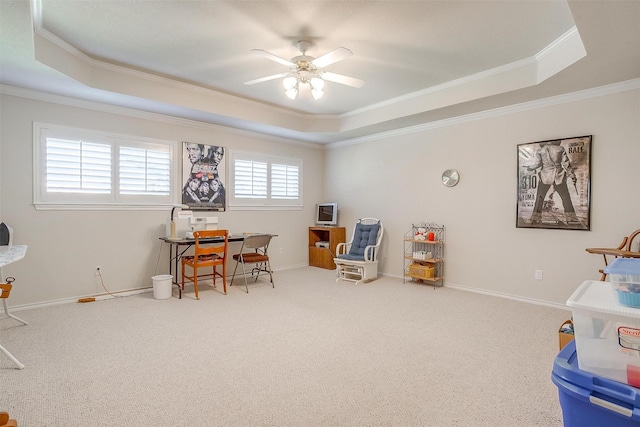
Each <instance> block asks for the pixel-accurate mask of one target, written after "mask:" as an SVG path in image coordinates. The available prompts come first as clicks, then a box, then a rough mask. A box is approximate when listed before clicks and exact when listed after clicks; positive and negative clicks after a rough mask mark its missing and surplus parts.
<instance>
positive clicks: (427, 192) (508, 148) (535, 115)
mask: <svg viewBox="0 0 640 427" xmlns="http://www.w3.org/2000/svg"><path fill="white" fill-rule="evenodd" d="M637 87H638V86H637V85H635V88H637ZM605 92H606V91H605ZM589 93H591V92H589ZM593 93H596V92H595V91H593ZM598 93H599V92H598ZM578 98H580V97H578ZM567 99H576V97H573V98H567ZM549 104H550V103H549ZM535 105H539V106H538V107H537V108H533V109H519V110H517V111H516V109H514V110H513V111H514V112H511V113H507V114H501V115H491V114H486V115H485V117H484V118H477V119H476V120H469V121H458V122H457V124H450V125H448V126H442V127H435V126H432V127H430V128H429V129H425V130H421V131H416V132H414V133H405V134H402V135H401V134H397V135H396V136H386V137H378V138H375V139H372V140H370V141H368V142H364V143H360V144H353V145H346V144H342V145H341V144H335V145H334V147H332V148H331V149H330V150H329V151H328V152H327V154H326V160H325V161H326V164H327V170H326V177H327V178H326V179H327V181H326V183H327V184H326V188H327V196H328V197H327V199H328V200H331V201H336V202H338V203H339V204H340V222H341V225H344V226H346V227H347V234H348V235H349V234H350V233H351V230H352V228H353V223H354V222H355V221H356V219H357V218H359V217H362V216H374V217H378V218H381V219H382V221H383V223H384V225H385V239H384V241H383V242H384V243H383V245H384V246H383V249H382V259H381V266H380V267H381V270H382V271H383V272H384V273H386V274H389V275H395V276H399V277H401V276H402V272H403V249H404V248H403V235H404V233H406V232H407V231H408V230H409V229H410V228H411V224H412V223H417V222H420V221H428V222H436V223H439V224H444V225H445V226H446V248H445V259H446V261H445V283H446V284H447V285H451V286H460V287H467V288H473V289H474V290H478V291H481V292H490V293H496V294H503V295H511V296H516V297H520V298H524V299H531V300H539V301H544V302H549V303H558V304H564V303H565V302H566V300H567V298H568V297H569V296H570V295H571V293H572V292H573V291H574V290H575V289H576V287H577V286H578V285H580V284H581V283H582V281H584V280H598V279H599V277H600V275H599V274H598V273H597V270H598V269H599V268H602V266H603V260H602V257H601V256H600V255H591V254H588V253H587V252H585V248H587V247H614V246H617V245H618V244H619V243H620V241H621V240H622V237H624V236H626V235H628V234H629V233H631V232H632V231H633V230H635V229H638V228H640V217H639V216H638V213H639V212H640V191H639V186H638V184H639V183H640V167H639V164H640V163H639V161H640V90H638V89H634V90H627V91H625V92H623V93H613V94H607V95H604V96H598V97H593V98H587V99H581V100H578V101H572V102H562V103H554V105H546V104H544V103H539V104H535ZM545 105H546V106H545ZM582 135H593V152H592V170H591V174H592V175H591V177H592V181H591V184H592V187H591V188H592V197H591V231H569V230H541V229H521V228H516V227H515V217H516V162H517V155H516V145H517V144H520V143H527V142H535V141H542V140H549V139H558V138H565V137H572V136H582ZM449 168H455V169H458V170H459V172H460V174H461V180H460V183H459V184H458V185H457V186H456V187H453V188H447V187H445V186H443V185H442V184H441V181H440V175H441V174H442V172H443V171H444V170H445V169H449ZM536 269H541V270H543V272H544V276H543V277H544V279H543V280H542V281H537V280H534V270H536Z"/></svg>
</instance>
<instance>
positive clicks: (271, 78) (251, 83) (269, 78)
mask: <svg viewBox="0 0 640 427" xmlns="http://www.w3.org/2000/svg"><path fill="white" fill-rule="evenodd" d="M287 74H289V73H280V74H274V75H272V76H267V77H261V78H259V79H255V80H249V81H248V82H244V84H245V85H247V86H249V85H254V84H256V83H262V82H266V81H269V80H273V79H277V78H279V77H285V76H286V75H287Z"/></svg>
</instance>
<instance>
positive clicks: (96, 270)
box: [93, 265, 102, 276]
mask: <svg viewBox="0 0 640 427" xmlns="http://www.w3.org/2000/svg"><path fill="white" fill-rule="evenodd" d="M93 272H94V274H95V275H96V276H99V275H100V274H102V267H100V266H99V265H96V268H94V270H93Z"/></svg>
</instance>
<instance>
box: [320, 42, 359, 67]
mask: <svg viewBox="0 0 640 427" xmlns="http://www.w3.org/2000/svg"><path fill="white" fill-rule="evenodd" d="M351 55H353V53H352V52H351V51H350V50H349V49H347V48H346V47H339V48H337V49H334V50H332V51H331V52H329V53H325V54H324V55H322V56H320V57H318V58H316V59H314V60H313V61H311V63H312V64H313V65H315V66H316V67H317V68H323V67H326V66H327V65H330V64H333V63H334V62H338V61H342V60H343V59H345V58H348V57H350V56H351Z"/></svg>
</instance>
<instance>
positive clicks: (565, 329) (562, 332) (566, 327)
mask: <svg viewBox="0 0 640 427" xmlns="http://www.w3.org/2000/svg"><path fill="white" fill-rule="evenodd" d="M574 338H575V336H574V335H573V322H572V321H571V320H565V321H564V322H563V323H562V325H560V329H558V344H559V346H560V350H562V349H563V348H564V346H565V345H567V344H569V343H570V342H571V341H573V339H574Z"/></svg>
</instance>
